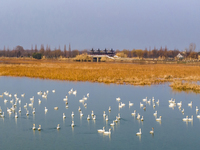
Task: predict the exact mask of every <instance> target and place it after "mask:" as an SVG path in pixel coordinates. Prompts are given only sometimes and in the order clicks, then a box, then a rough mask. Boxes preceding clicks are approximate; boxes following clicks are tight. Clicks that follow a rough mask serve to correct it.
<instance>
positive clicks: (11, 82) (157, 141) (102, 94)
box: [0, 77, 200, 150]
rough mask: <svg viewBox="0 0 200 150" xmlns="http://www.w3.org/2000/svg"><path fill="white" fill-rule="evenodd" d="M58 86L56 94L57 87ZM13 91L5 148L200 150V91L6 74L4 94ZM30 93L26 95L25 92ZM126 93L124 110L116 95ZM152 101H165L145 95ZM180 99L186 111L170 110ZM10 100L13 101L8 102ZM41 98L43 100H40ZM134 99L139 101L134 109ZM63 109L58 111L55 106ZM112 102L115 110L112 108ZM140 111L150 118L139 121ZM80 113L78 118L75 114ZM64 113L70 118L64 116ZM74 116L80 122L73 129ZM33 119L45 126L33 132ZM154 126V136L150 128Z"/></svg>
mask: <svg viewBox="0 0 200 150" xmlns="http://www.w3.org/2000/svg"><path fill="white" fill-rule="evenodd" d="M71 88H73V89H74V90H77V94H76V96H75V95H73V94H71V95H69V94H68V91H69V90H70V89H71ZM53 89H55V93H52V90H53ZM47 90H49V93H48V95H47V99H44V98H42V96H41V95H37V92H38V91H42V92H44V91H47ZM5 91H7V92H9V93H10V94H12V97H11V98H10V97H8V96H5V95H4V96H3V98H0V106H1V108H2V111H3V112H4V113H5V117H4V118H0V135H1V136H0V146H1V149H15V150H16V149H20V150H22V149H48V150H53V149H69V150H79V149H87V150H94V149H95V150H102V149H113V150H115V149H123V150H130V149H137V150H139V149H141V150H146V149H148V150H149V149H152V150H156V149H158V150H160V149H162V150H169V149H170V150H173V149H175V150H177V149H189V148H191V149H193V150H194V149H199V148H198V146H199V134H200V128H199V127H200V120H199V119H198V118H197V117H196V116H197V114H199V113H197V114H196V106H198V107H199V108H200V99H199V95H198V94H194V93H185V92H179V93H177V92H174V91H172V90H171V88H170V87H169V85H168V84H162V85H153V86H144V87H142V86H131V85H115V84H110V85H106V84H100V83H89V82H67V81H57V80H41V79H31V78H18V77H17V78H16V77H0V93H3V92H5ZM15 93H17V94H18V96H17V97H18V98H19V99H21V104H19V103H17V106H16V108H15V111H16V112H18V110H19V107H21V109H22V111H21V113H18V116H19V117H18V118H15V114H14V113H12V114H8V113H7V107H8V108H11V107H12V105H13V104H12V103H10V100H12V99H14V100H15V98H14V94H15ZM22 93H25V97H21V94H22ZM87 93H89V94H90V95H89V97H88V99H87V100H86V101H85V103H87V107H86V108H85V107H84V106H83V104H82V103H80V102H79V100H80V99H82V98H83V96H84V95H85V96H86V95H87ZM66 95H67V96H68V106H69V107H68V108H66V107H65V106H66V105H65V102H64V101H63V98H65V96H66ZM33 96H34V103H33V107H29V106H27V109H25V108H24V105H25V104H26V103H28V104H29V103H30V98H31V97H33ZM117 97H120V98H121V102H123V103H125V104H126V105H125V107H123V108H121V109H119V106H118V101H116V98H117ZM145 97H147V98H148V100H149V99H152V97H154V98H155V101H157V100H158V99H159V101H160V103H159V105H157V104H155V108H153V105H152V102H151V104H148V103H144V102H143V99H144V98H145ZM171 98H174V99H176V102H180V101H182V103H183V105H182V108H184V110H185V113H184V114H183V113H181V110H179V109H178V107H177V106H176V107H175V108H174V109H172V108H169V102H168V100H169V99H171ZM5 99H7V100H8V102H7V103H4V100H5ZM38 99H41V104H39V103H38ZM129 101H131V102H132V103H134V105H133V106H131V107H129V105H128V104H129ZM190 101H193V106H192V107H188V103H189V102H190ZM140 102H142V103H143V104H145V105H146V111H144V110H143V108H142V107H141V108H140ZM56 106H57V107H58V108H59V109H58V110H54V107H56ZM79 106H80V107H81V109H82V112H83V114H84V116H83V117H80V115H79V111H78V108H79ZM109 106H111V109H112V110H111V111H110V112H109V111H108V108H109ZM45 107H47V109H48V112H47V113H45V111H44V108H45ZM33 108H35V110H36V113H35V115H33V114H32V109H33ZM27 110H29V113H30V114H29V116H26V111H27ZM92 110H93V111H94V114H95V115H96V120H95V121H94V120H89V121H88V120H87V119H86V118H87V116H88V114H91V111H92ZM134 110H136V112H137V113H139V114H141V116H144V121H140V120H137V119H136V117H134V116H132V115H131V113H133V111H134ZM156 110H157V111H158V116H162V121H161V122H158V121H156V119H155V116H153V113H154V112H155V111H156ZM72 111H74V117H73V118H72V117H71V113H72ZM103 111H105V112H106V114H107V115H108V118H109V120H108V121H106V120H105V119H104V117H103ZM63 113H65V115H66V118H65V119H63V116H62V115H63ZM118 113H120V115H121V119H120V120H119V122H118V123H117V124H116V125H115V126H114V127H111V126H110V123H112V121H113V120H115V118H116V116H117V115H118ZM186 115H188V116H189V117H191V115H194V120H193V122H184V121H182V119H183V118H185V117H186ZM72 120H73V121H74V123H75V126H74V127H73V128H72V127H71V122H72ZM33 123H35V124H36V128H38V125H39V124H41V127H42V130H41V131H38V130H35V131H34V130H32V126H33ZM57 124H60V127H61V128H60V130H57V129H56V126H57ZM103 126H105V130H106V131H108V130H109V128H111V135H104V134H102V133H98V132H97V130H98V129H102V128H103ZM152 127H154V135H151V134H150V133H149V131H150V130H151V128H152ZM139 128H141V130H142V135H141V136H136V133H137V132H138V131H139Z"/></svg>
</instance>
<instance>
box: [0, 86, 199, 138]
mask: <svg viewBox="0 0 200 150" xmlns="http://www.w3.org/2000/svg"><path fill="white" fill-rule="evenodd" d="M48 93H49V91H45V92H42V91H39V92H37V94H38V95H39V96H41V97H42V98H45V99H46V98H47V96H48ZM52 93H55V90H52ZM68 94H69V95H70V94H73V95H76V94H77V91H76V90H73V88H72V89H71V90H69V91H68ZM20 96H21V97H25V94H24V93H23V94H21V95H20ZM20 96H18V94H14V95H12V94H10V93H9V92H7V91H6V92H4V93H2V95H0V97H1V98H3V99H4V103H5V104H6V103H7V102H10V103H11V104H12V107H11V108H8V107H7V113H8V114H12V113H14V114H15V115H14V116H15V118H18V117H19V116H18V114H19V113H21V110H22V108H21V107H20V106H21V105H20V106H19V109H18V110H16V108H17V105H18V104H21V99H20ZM8 98H10V99H11V100H10V101H9V100H8ZM88 98H89V93H87V95H86V96H83V98H82V99H80V100H79V102H80V103H82V104H83V106H84V107H87V103H86V101H87V99H88ZM34 101H35V97H34V96H33V97H31V98H30V103H29V104H27V103H26V104H25V105H24V106H23V107H24V109H25V110H26V115H27V116H29V113H30V112H29V110H28V109H27V107H28V106H29V107H32V108H33V109H32V114H33V115H34V114H35V113H36V110H35V108H34V107H33V105H34ZM63 101H64V103H65V107H66V108H68V96H67V95H66V96H65V97H64V98H63ZM116 101H117V102H118V105H119V108H120V109H121V108H123V107H124V106H125V103H123V102H121V98H120V97H118V98H116ZM41 102H42V100H40V99H38V104H40V103H41ZM151 103H152V106H153V108H155V107H156V104H157V105H159V103H160V102H159V100H157V101H155V99H154V97H152V98H151V99H149V100H148V99H147V97H146V98H144V99H142V101H141V102H140V105H139V107H140V108H143V109H144V110H146V105H147V104H151ZM133 105H134V104H133V103H132V102H130V101H129V103H128V106H129V108H130V107H132V106H133ZM176 106H178V108H179V110H181V112H182V113H183V114H184V108H182V101H180V102H177V103H176V102H175V99H173V98H172V99H170V100H169V107H170V108H174V107H176ZM188 106H189V107H192V101H191V102H190V103H188ZM58 109H59V108H58V107H57V106H56V107H54V110H58ZM78 111H79V113H80V117H82V116H83V112H82V110H81V107H80V106H79V108H78ZM108 111H109V112H111V106H109V107H108ZM198 111H199V109H198V107H197V106H196V114H197V112H198ZM44 112H45V113H47V112H48V108H47V107H44ZM131 115H132V116H134V117H136V118H137V120H141V121H144V119H145V118H144V117H143V116H141V115H140V114H139V113H136V110H134V111H133V112H132V113H131ZM152 115H153V116H155V120H156V121H158V122H161V119H162V116H158V112H157V110H155V112H154V113H153V114H152ZM62 116H63V119H65V118H66V115H65V113H63V115H62ZM86 116H87V120H90V119H92V120H96V115H95V114H94V111H93V110H92V111H91V114H88V115H86ZM102 116H103V118H104V119H105V120H106V121H108V115H106V112H105V111H103V114H102ZM0 117H1V118H4V117H5V116H4V112H3V111H2V109H1V106H0ZM71 117H72V118H73V117H74V112H73V111H72V113H71ZM197 118H200V115H197ZM120 119H121V116H120V113H118V115H117V116H116V119H114V120H113V121H112V123H110V126H111V127H112V126H115V125H116V124H117V122H118V121H119V120H120ZM182 120H183V121H184V122H192V121H193V115H191V117H190V118H189V117H188V115H187V116H186V117H185V118H183V119H182ZM71 127H72V128H73V127H75V123H74V120H73V119H72V122H71ZM60 128H61V127H60V124H58V125H57V127H56V129H57V130H59V129H60ZM32 130H38V131H41V130H42V127H41V124H39V125H38V128H36V126H35V124H33V126H32ZM97 132H99V133H102V134H104V135H110V134H111V128H109V129H108V130H107V131H106V130H105V126H103V128H102V129H98V130H97ZM149 133H150V134H154V127H152V130H150V131H149ZM136 135H137V136H141V135H142V130H141V128H139V132H137V133H136Z"/></svg>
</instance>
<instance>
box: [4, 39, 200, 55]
mask: <svg viewBox="0 0 200 150" xmlns="http://www.w3.org/2000/svg"><path fill="white" fill-rule="evenodd" d="M195 48H196V45H195V44H194V43H191V44H190V46H189V49H185V51H184V52H181V51H179V50H178V49H174V50H168V49H167V47H165V48H162V47H161V48H160V49H157V48H155V47H154V48H153V49H152V50H151V48H149V49H147V48H145V49H144V50H142V49H133V50H128V49H123V50H122V51H120V50H116V51H115V54H117V55H118V56H120V57H128V58H132V57H139V58H164V59H167V58H175V57H176V56H177V55H178V54H179V53H181V54H182V55H184V57H185V58H194V59H197V58H198V52H195ZM83 53H87V54H90V53H91V50H87V49H85V50H77V49H75V50H71V46H70V44H69V47H68V50H67V48H66V45H64V50H61V48H60V46H59V47H58V48H55V49H53V50H52V49H51V48H50V46H48V45H47V46H46V48H45V47H44V45H41V46H40V48H39V49H38V48H37V45H35V47H34V48H33V46H31V49H26V50H25V49H24V48H23V47H22V46H19V45H18V46H16V47H15V48H13V50H10V49H9V48H7V49H6V48H5V47H4V49H3V50H0V57H34V58H37V59H41V58H42V57H43V56H45V58H60V57H63V58H74V57H76V56H77V55H80V54H83Z"/></svg>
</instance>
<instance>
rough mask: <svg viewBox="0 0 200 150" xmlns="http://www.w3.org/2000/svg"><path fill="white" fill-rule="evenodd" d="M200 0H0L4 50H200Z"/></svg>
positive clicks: (1, 47)
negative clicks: (194, 46)
mask: <svg viewBox="0 0 200 150" xmlns="http://www.w3.org/2000/svg"><path fill="white" fill-rule="evenodd" d="M199 18H200V0H1V1H0V49H3V47H4V45H5V46H6V47H8V46H9V48H11V49H12V48H13V47H15V46H17V45H21V46H23V47H24V48H25V49H30V48H31V45H35V44H37V46H38V48H40V45H41V44H44V45H45V46H46V45H47V44H48V45H50V46H51V49H54V48H55V47H57V48H58V46H59V45H60V47H61V49H63V47H64V45H65V44H66V45H67V48H68V44H69V43H71V47H72V49H78V50H83V49H91V48H94V49H97V48H100V49H105V48H113V49H115V50H116V49H119V50H123V49H129V50H132V49H133V48H135V49H145V47H147V48H149V47H151V48H153V47H154V46H155V47H156V48H160V47H161V46H162V47H165V46H167V47H168V49H175V48H176V49H179V50H184V49H185V48H186V47H189V44H190V43H192V42H193V43H196V51H200V19H199Z"/></svg>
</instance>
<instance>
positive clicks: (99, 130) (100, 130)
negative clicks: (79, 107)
mask: <svg viewBox="0 0 200 150" xmlns="http://www.w3.org/2000/svg"><path fill="white" fill-rule="evenodd" d="M97 131H98V132H100V133H103V132H105V127H103V129H98V130H97Z"/></svg>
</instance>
